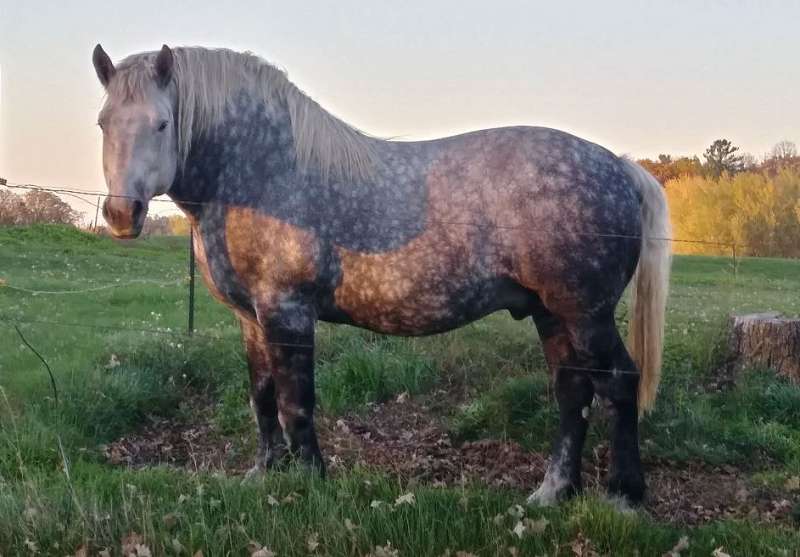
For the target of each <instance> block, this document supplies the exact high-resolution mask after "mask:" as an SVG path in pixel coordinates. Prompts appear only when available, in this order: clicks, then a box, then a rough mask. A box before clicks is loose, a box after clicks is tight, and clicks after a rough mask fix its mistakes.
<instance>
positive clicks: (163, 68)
mask: <svg viewBox="0 0 800 557" xmlns="http://www.w3.org/2000/svg"><path fill="white" fill-rule="evenodd" d="M174 66H175V57H174V56H173V55H172V50H171V49H170V48H169V47H168V46H167V45H164V46H162V47H161V51H160V52H159V53H158V56H156V63H155V68H156V82H157V83H158V86H159V87H166V86H167V85H169V82H170V81H171V80H172V69H173V68H174Z"/></svg>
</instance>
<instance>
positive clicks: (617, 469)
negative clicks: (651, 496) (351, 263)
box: [595, 328, 645, 503]
mask: <svg viewBox="0 0 800 557" xmlns="http://www.w3.org/2000/svg"><path fill="white" fill-rule="evenodd" d="M609 349H610V352H609V353H610V357H611V362H610V363H611V365H610V366H609V369H610V373H606V374H598V376H597V377H596V380H595V386H596V388H597V392H598V394H599V395H600V396H602V397H603V398H604V399H605V400H606V401H607V404H608V408H609V411H610V415H611V420H612V431H611V463H610V472H609V479H608V492H609V494H610V495H611V496H615V497H622V498H623V499H624V500H626V501H627V502H630V503H639V502H641V501H642V499H643V497H644V492H645V481H644V474H643V473H642V462H641V457H640V454H639V409H638V389H639V371H638V370H637V369H636V364H634V363H633V360H632V359H631V357H630V355H629V354H628V350H627V349H626V348H625V344H624V342H623V341H622V338H620V336H619V332H618V331H617V330H616V328H614V329H613V339H612V341H611V343H610V346H609Z"/></svg>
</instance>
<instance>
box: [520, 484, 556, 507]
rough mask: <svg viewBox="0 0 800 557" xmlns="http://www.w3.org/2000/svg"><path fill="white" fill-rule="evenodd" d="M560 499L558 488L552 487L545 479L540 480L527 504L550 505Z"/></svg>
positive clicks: (536, 505)
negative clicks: (537, 487) (540, 482)
mask: <svg viewBox="0 0 800 557" xmlns="http://www.w3.org/2000/svg"><path fill="white" fill-rule="evenodd" d="M561 499H562V496H561V494H560V493H559V492H558V490H556V489H553V485H552V484H551V483H549V482H547V481H544V482H542V485H540V486H539V489H537V490H536V491H534V492H533V493H531V495H530V497H528V500H527V504H528V506H530V507H552V506H554V505H556V504H557V503H558V502H559V500H561Z"/></svg>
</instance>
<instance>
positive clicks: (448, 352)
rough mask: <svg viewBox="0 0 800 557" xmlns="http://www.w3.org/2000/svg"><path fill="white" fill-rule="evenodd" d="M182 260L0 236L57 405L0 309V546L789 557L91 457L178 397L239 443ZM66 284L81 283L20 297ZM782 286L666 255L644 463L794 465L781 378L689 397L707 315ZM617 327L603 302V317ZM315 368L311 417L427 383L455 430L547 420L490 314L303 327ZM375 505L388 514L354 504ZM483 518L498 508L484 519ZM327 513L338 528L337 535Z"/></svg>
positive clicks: (248, 429) (274, 479) (793, 289)
mask: <svg viewBox="0 0 800 557" xmlns="http://www.w3.org/2000/svg"><path fill="white" fill-rule="evenodd" d="M186 266H187V265H186V238H152V239H149V240H143V241H137V242H134V243H118V242H115V241H113V240H110V239H108V238H98V237H94V236H90V235H86V234H82V233H79V232H77V231H74V230H71V229H68V228H62V227H31V228H24V229H4V230H0V280H1V281H2V282H0V319H3V320H6V321H7V320H11V321H14V322H19V323H20V329H21V330H22V332H23V334H25V336H26V338H27V339H28V340H29V341H30V342H31V343H32V344H33V345H34V346H35V347H36V348H37V350H39V351H40V352H41V353H42V354H43V356H44V357H45V358H46V359H47V361H48V362H49V364H50V365H51V367H52V368H53V371H54V374H55V376H56V380H57V382H58V386H59V399H60V402H59V404H58V405H56V404H55V401H54V400H53V397H52V394H51V391H50V385H49V379H48V376H47V374H46V372H45V370H44V369H43V367H42V366H41V363H40V362H39V360H38V359H37V358H36V356H35V355H34V354H33V353H31V352H30V350H28V349H27V348H26V347H25V346H24V345H23V343H22V342H21V340H20V338H19V337H18V336H17V333H16V332H15V331H14V329H13V327H11V326H10V325H9V324H8V323H7V322H0V389H2V391H0V554H3V555H16V554H27V553H30V552H31V551H30V548H31V545H30V544H35V545H36V547H37V548H38V550H39V552H40V554H54V553H55V554H69V553H70V552H73V551H74V550H75V549H76V548H77V547H78V546H80V545H81V544H84V543H89V544H91V546H92V547H93V548H94V550H100V549H102V548H104V547H113V548H115V549H114V552H113V553H112V554H119V544H120V541H121V540H122V538H123V537H124V536H126V535H127V534H129V533H130V532H136V533H138V534H141V535H142V536H143V540H144V542H145V543H146V544H147V545H148V546H149V547H150V548H151V549H152V550H153V552H154V554H175V553H176V550H175V547H176V546H175V541H174V540H176V541H177V543H179V544H180V545H181V546H183V547H184V548H185V549H186V551H187V552H193V551H195V550H197V549H201V548H202V549H203V550H204V552H205V554H206V555H209V554H242V553H246V549H247V544H248V543H249V542H258V543H259V544H263V545H266V546H268V547H269V548H271V549H272V550H274V551H276V552H277V553H278V555H306V554H308V553H309V552H308V547H307V543H306V541H307V538H308V536H309V535H311V534H314V533H316V534H318V539H319V544H320V545H319V548H318V549H317V553H318V554H320V555H343V554H348V555H350V554H352V555H364V554H367V553H369V552H370V551H371V550H373V548H375V546H379V545H380V546H386V544H387V543H389V542H391V546H392V547H393V548H397V549H398V550H399V551H400V555H441V554H443V553H444V552H445V550H447V549H450V550H451V551H452V552H453V554H455V552H456V551H459V550H464V551H470V552H472V553H475V554H478V555H496V554H506V555H509V554H510V553H508V550H507V549H504V548H505V547H507V546H508V547H511V546H514V547H517V548H518V549H519V550H520V552H521V553H520V554H522V555H528V554H530V555H538V554H548V555H552V554H561V555H572V554H573V553H572V550H571V549H570V544H571V543H572V542H573V541H574V540H576V538H578V537H579V535H580V536H582V537H584V538H589V539H591V541H592V542H591V543H592V546H593V547H594V549H595V550H597V551H599V552H600V553H613V554H617V555H628V554H633V553H634V550H638V551H639V554H640V555H661V554H663V553H664V552H666V551H667V550H669V549H670V548H671V547H673V546H674V545H675V543H676V542H677V540H678V538H679V537H680V536H681V535H687V536H688V537H689V538H690V548H689V550H688V551H687V552H684V553H683V554H684V555H710V554H711V552H712V551H713V550H714V549H716V548H718V547H724V548H725V551H726V552H729V553H731V554H732V555H757V554H772V553H770V551H771V550H775V551H776V552H777V551H778V550H779V549H781V548H785V549H787V550H788V551H790V552H794V553H798V554H800V536H798V535H797V534H796V533H792V532H790V531H788V530H784V529H782V528H779V527H768V526H763V525H756V524H751V523H748V522H732V521H717V522H714V523H712V524H710V525H708V526H704V527H701V528H695V529H691V530H688V531H687V530H685V529H676V528H673V527H670V526H667V525H664V524H659V523H656V522H653V521H652V520H650V519H648V518H647V517H645V516H642V515H636V516H628V515H620V514H619V513H616V512H615V511H613V510H611V509H610V508H609V507H608V506H607V505H605V504H604V503H602V502H601V501H598V500H597V499H595V498H592V497H584V498H580V499H578V500H576V501H573V502H571V503H569V504H566V505H562V506H560V507H558V508H557V509H552V510H548V511H532V510H526V511H525V512H527V513H528V517H529V518H531V519H540V518H542V517H544V518H547V520H548V521H549V523H548V525H547V527H546V528H545V529H544V531H543V532H542V533H540V534H536V535H531V536H529V537H526V538H525V539H523V540H519V539H518V538H517V537H516V536H515V535H513V534H511V533H510V532H509V530H510V529H512V528H513V527H514V525H515V523H516V519H514V518H513V517H511V516H509V515H508V514H504V513H506V510H507V509H508V508H509V507H511V506H512V505H514V504H516V503H521V502H522V501H524V494H521V493H516V492H509V491H498V490H489V489H487V488H485V487H482V486H479V485H470V486H465V487H464V488H463V489H454V488H447V489H434V488H429V487H425V486H416V487H410V486H405V485H402V484H399V483H397V482H396V481H394V480H390V479H388V478H386V477H381V476H375V475H370V474H367V473H366V472H364V471H359V470H353V471H352V472H348V473H340V475H339V476H337V477H336V478H334V479H332V480H330V481H327V482H319V481H316V480H314V479H312V478H309V477H308V476H306V475H303V474H298V473H286V474H276V475H272V476H271V477H270V478H269V479H268V480H266V482H265V483H262V484H257V485H255V486H253V485H249V486H242V485H240V483H239V479H238V478H226V477H220V476H217V475H212V474H207V473H196V474H189V473H185V472H181V471H176V470H169V469H164V468H157V469H151V470H140V471H127V470H122V469H120V468H115V467H112V466H109V465H106V464H104V462H103V459H102V457H101V456H100V446H101V445H102V444H103V443H105V442H108V441H109V440H111V439H114V438H115V437H117V436H119V435H122V434H125V433H129V432H132V431H135V430H136V429H138V428H140V427H141V426H142V424H143V423H145V422H146V420H147V417H148V416H149V415H153V414H155V415H159V416H179V417H181V418H182V419H184V420H186V421H191V420H192V419H193V417H194V416H195V414H194V413H195V411H196V410H195V409H194V408H192V407H191V405H189V404H187V400H188V397H192V396H198V395H200V396H202V397H205V398H206V399H210V400H212V401H216V404H215V406H214V408H213V416H212V419H213V420H214V422H215V423H216V424H217V426H218V429H219V431H220V432H221V433H222V434H226V435H230V436H231V438H232V439H234V442H241V443H245V444H246V443H248V441H242V440H243V439H248V440H249V442H250V443H252V437H253V425H252V418H251V417H250V413H249V410H248V407H247V404H246V400H247V372H246V364H245V360H244V356H243V354H242V350H241V344H240V340H239V337H238V327H237V325H236V322H235V320H234V318H233V316H232V315H231V314H230V312H229V311H228V310H227V309H225V308H224V307H222V306H221V305H219V304H217V303H215V302H214V301H213V300H212V299H211V298H210V297H209V295H208V294H207V292H206V291H205V289H204V288H203V287H200V288H199V290H198V302H197V317H196V323H197V327H198V331H197V333H196V335H195V336H194V337H192V338H188V337H186V336H184V335H182V332H183V331H184V330H185V326H186V325H185V324H186V314H187V294H186ZM145 281H147V282H145ZM108 285H115V287H114V288H105V287H106V286H108ZM20 289H21V290H20ZM64 290H70V291H72V290H75V291H79V292H78V293H74V294H69V293H62V294H42V293H39V294H35V293H33V292H31V291H64ZM81 291H82V292H81ZM799 293H800V262H798V261H786V260H783V261H781V260H771V259H743V260H740V261H739V265H738V266H737V269H736V275H735V276H734V273H733V267H732V265H731V261H730V259H728V258H718V257H676V259H675V264H674V272H673V277H672V293H671V298H670V304H669V308H668V319H667V350H666V354H665V368H664V381H663V383H662V389H661V393H660V399H659V402H658V406H657V410H656V411H655V412H654V413H653V414H652V415H650V416H648V417H647V418H645V420H644V421H643V423H642V437H643V452H644V455H645V457H646V458H648V457H668V458H670V459H674V460H677V461H680V460H687V459H691V460H701V461H705V462H708V463H712V464H731V465H735V466H737V467H740V468H741V469H742V470H743V473H746V474H749V475H750V482H751V483H752V484H754V485H770V486H780V485H782V484H783V483H784V482H785V481H786V478H788V477H791V476H793V475H797V474H800V388H798V387H797V386H795V385H792V384H789V383H788V382H786V381H784V380H782V379H779V378H776V377H774V376H773V375H771V374H770V373H768V372H757V371H753V372H751V373H748V374H745V375H744V376H743V377H742V378H741V379H740V380H739V381H737V383H736V385H735V386H734V387H733V388H732V389H730V390H728V391H724V392H718V391H715V390H709V389H707V385H708V384H709V383H710V379H711V378H712V372H713V370H714V369H715V368H716V367H717V366H718V365H719V363H720V362H721V357H722V355H723V352H724V350H723V348H724V342H723V340H724V325H725V319H726V317H727V315H728V314H729V313H731V312H745V311H764V310H778V311H783V312H785V313H787V314H790V315H797V314H798V313H800V294H799ZM624 319H625V307H624V305H623V306H622V307H621V308H620V320H621V325H622V326H623V327H624V325H625V323H624ZM42 322H59V323H68V324H70V325H66V326H62V325H54V324H47V323H42ZM98 327H99V328H98ZM104 327H108V328H104ZM121 329H122V330H121ZM125 329H128V330H125ZM145 330H146V331H145ZM317 362H318V370H317V371H318V373H317V384H318V395H319V401H320V407H321V410H322V411H324V412H326V413H328V414H334V415H335V414H341V413H346V412H359V411H361V409H363V408H364V406H365V405H366V404H368V403H371V402H380V401H383V400H387V399H389V398H392V397H394V396H396V395H397V394H399V393H401V392H405V391H407V392H409V393H410V394H412V395H415V394H424V393H427V392H430V391H431V390H434V389H438V390H445V391H450V392H449V393H448V394H449V398H452V399H453V400H460V401H462V403H461V404H459V405H458V406H454V407H453V408H452V409H451V410H450V412H448V414H447V415H446V416H445V418H446V420H447V421H448V423H450V424H451V428H452V430H453V433H454V434H455V435H456V436H457V437H458V438H461V439H470V438H480V437H499V438H510V439H514V440H516V441H519V442H520V443H522V444H523V445H524V446H526V447H528V448H530V449H532V450H539V451H543V450H547V449H548V447H549V444H550V441H551V439H552V437H553V435H554V433H555V429H556V427H557V409H556V406H555V402H554V400H553V396H552V393H551V391H550V386H549V380H548V377H547V374H546V372H545V365H544V359H543V356H542V352H541V349H540V347H539V345H538V342H537V341H536V338H535V332H534V328H533V327H532V325H531V323H530V322H529V321H527V320H526V321H520V322H517V321H514V320H512V319H510V318H509V317H507V316H506V315H501V314H498V315H493V316H490V317H489V318H487V319H484V320H481V321H479V322H477V323H474V324H472V325H470V326H467V327H464V328H463V329H460V330H458V331H456V332H453V333H450V334H447V335H440V336H436V337H430V338H419V339H397V338H387V337H381V336H378V335H374V334H372V333H367V332H364V331H359V330H356V329H353V328H350V327H342V326H326V325H321V326H320V328H319V332H318V351H317ZM589 437H590V438H589V444H590V445H592V444H593V443H596V442H598V441H599V440H604V439H605V438H606V434H605V430H604V424H603V423H602V421H600V422H596V423H595V425H593V426H592V428H591V430H590V436H589ZM58 438H60V439H61V442H62V443H63V446H64V448H65V453H64V454H62V453H61V451H60V449H59V441H58ZM249 447H251V445H248V446H247V448H249ZM64 457H66V458H67V461H68V463H69V472H70V474H71V476H70V477H71V482H68V481H67V478H66V475H65V470H64ZM409 490H412V491H413V492H414V494H415V497H416V503H415V504H414V505H413V506H400V507H398V508H396V509H395V508H394V507H393V506H392V505H391V504H392V503H393V502H394V501H395V499H396V498H397V497H398V496H399V495H401V494H402V493H405V492H406V491H409ZM294 492H296V493H298V494H299V496H297V498H296V500H295V501H294V502H292V503H287V504H280V505H277V506H272V505H270V504H269V500H270V499H269V497H268V496H269V495H272V496H273V497H275V498H276V499H279V500H280V499H281V498H283V497H285V496H286V495H288V494H291V493H294ZM373 500H379V501H385V502H388V503H389V505H388V506H383V509H382V510H381V509H373V508H371V506H370V503H371V502H372V501H373ZM498 514H504V517H503V518H502V520H499V521H498V522H499V523H495V520H494V519H495V517H496V515H498ZM165 517H166V520H165ZM346 519H347V520H350V521H352V523H353V524H355V525H357V527H356V528H354V529H353V531H352V532H351V531H349V530H348V528H347V527H346V526H345V520H346ZM768 548H769V550H768ZM777 554H779V553H777Z"/></svg>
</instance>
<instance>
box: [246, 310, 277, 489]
mask: <svg viewBox="0 0 800 557" xmlns="http://www.w3.org/2000/svg"><path fill="white" fill-rule="evenodd" d="M239 323H240V324H241V328H242V340H243V341H244V348H245V352H246V353H247V364H248V367H249V368H250V402H251V405H252V407H253V412H254V414H255V419H256V424H258V433H259V436H258V453H257V455H256V462H255V465H254V466H253V467H252V468H251V469H250V471H249V472H248V473H247V477H248V478H252V477H255V476H257V475H258V474H260V473H262V472H264V471H265V470H267V469H269V468H271V467H272V466H274V465H275V464H276V463H278V462H279V461H280V460H281V459H282V458H283V457H284V455H285V454H286V443H285V441H284V438H283V431H282V429H281V427H280V423H279V422H278V401H277V399H276V397H275V378H274V377H273V369H272V367H273V366H272V364H271V361H270V355H269V351H268V350H267V337H266V335H265V334H264V330H263V328H262V327H261V325H260V324H259V323H258V322H257V321H255V320H254V319H251V318H249V317H247V316H240V317H239Z"/></svg>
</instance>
